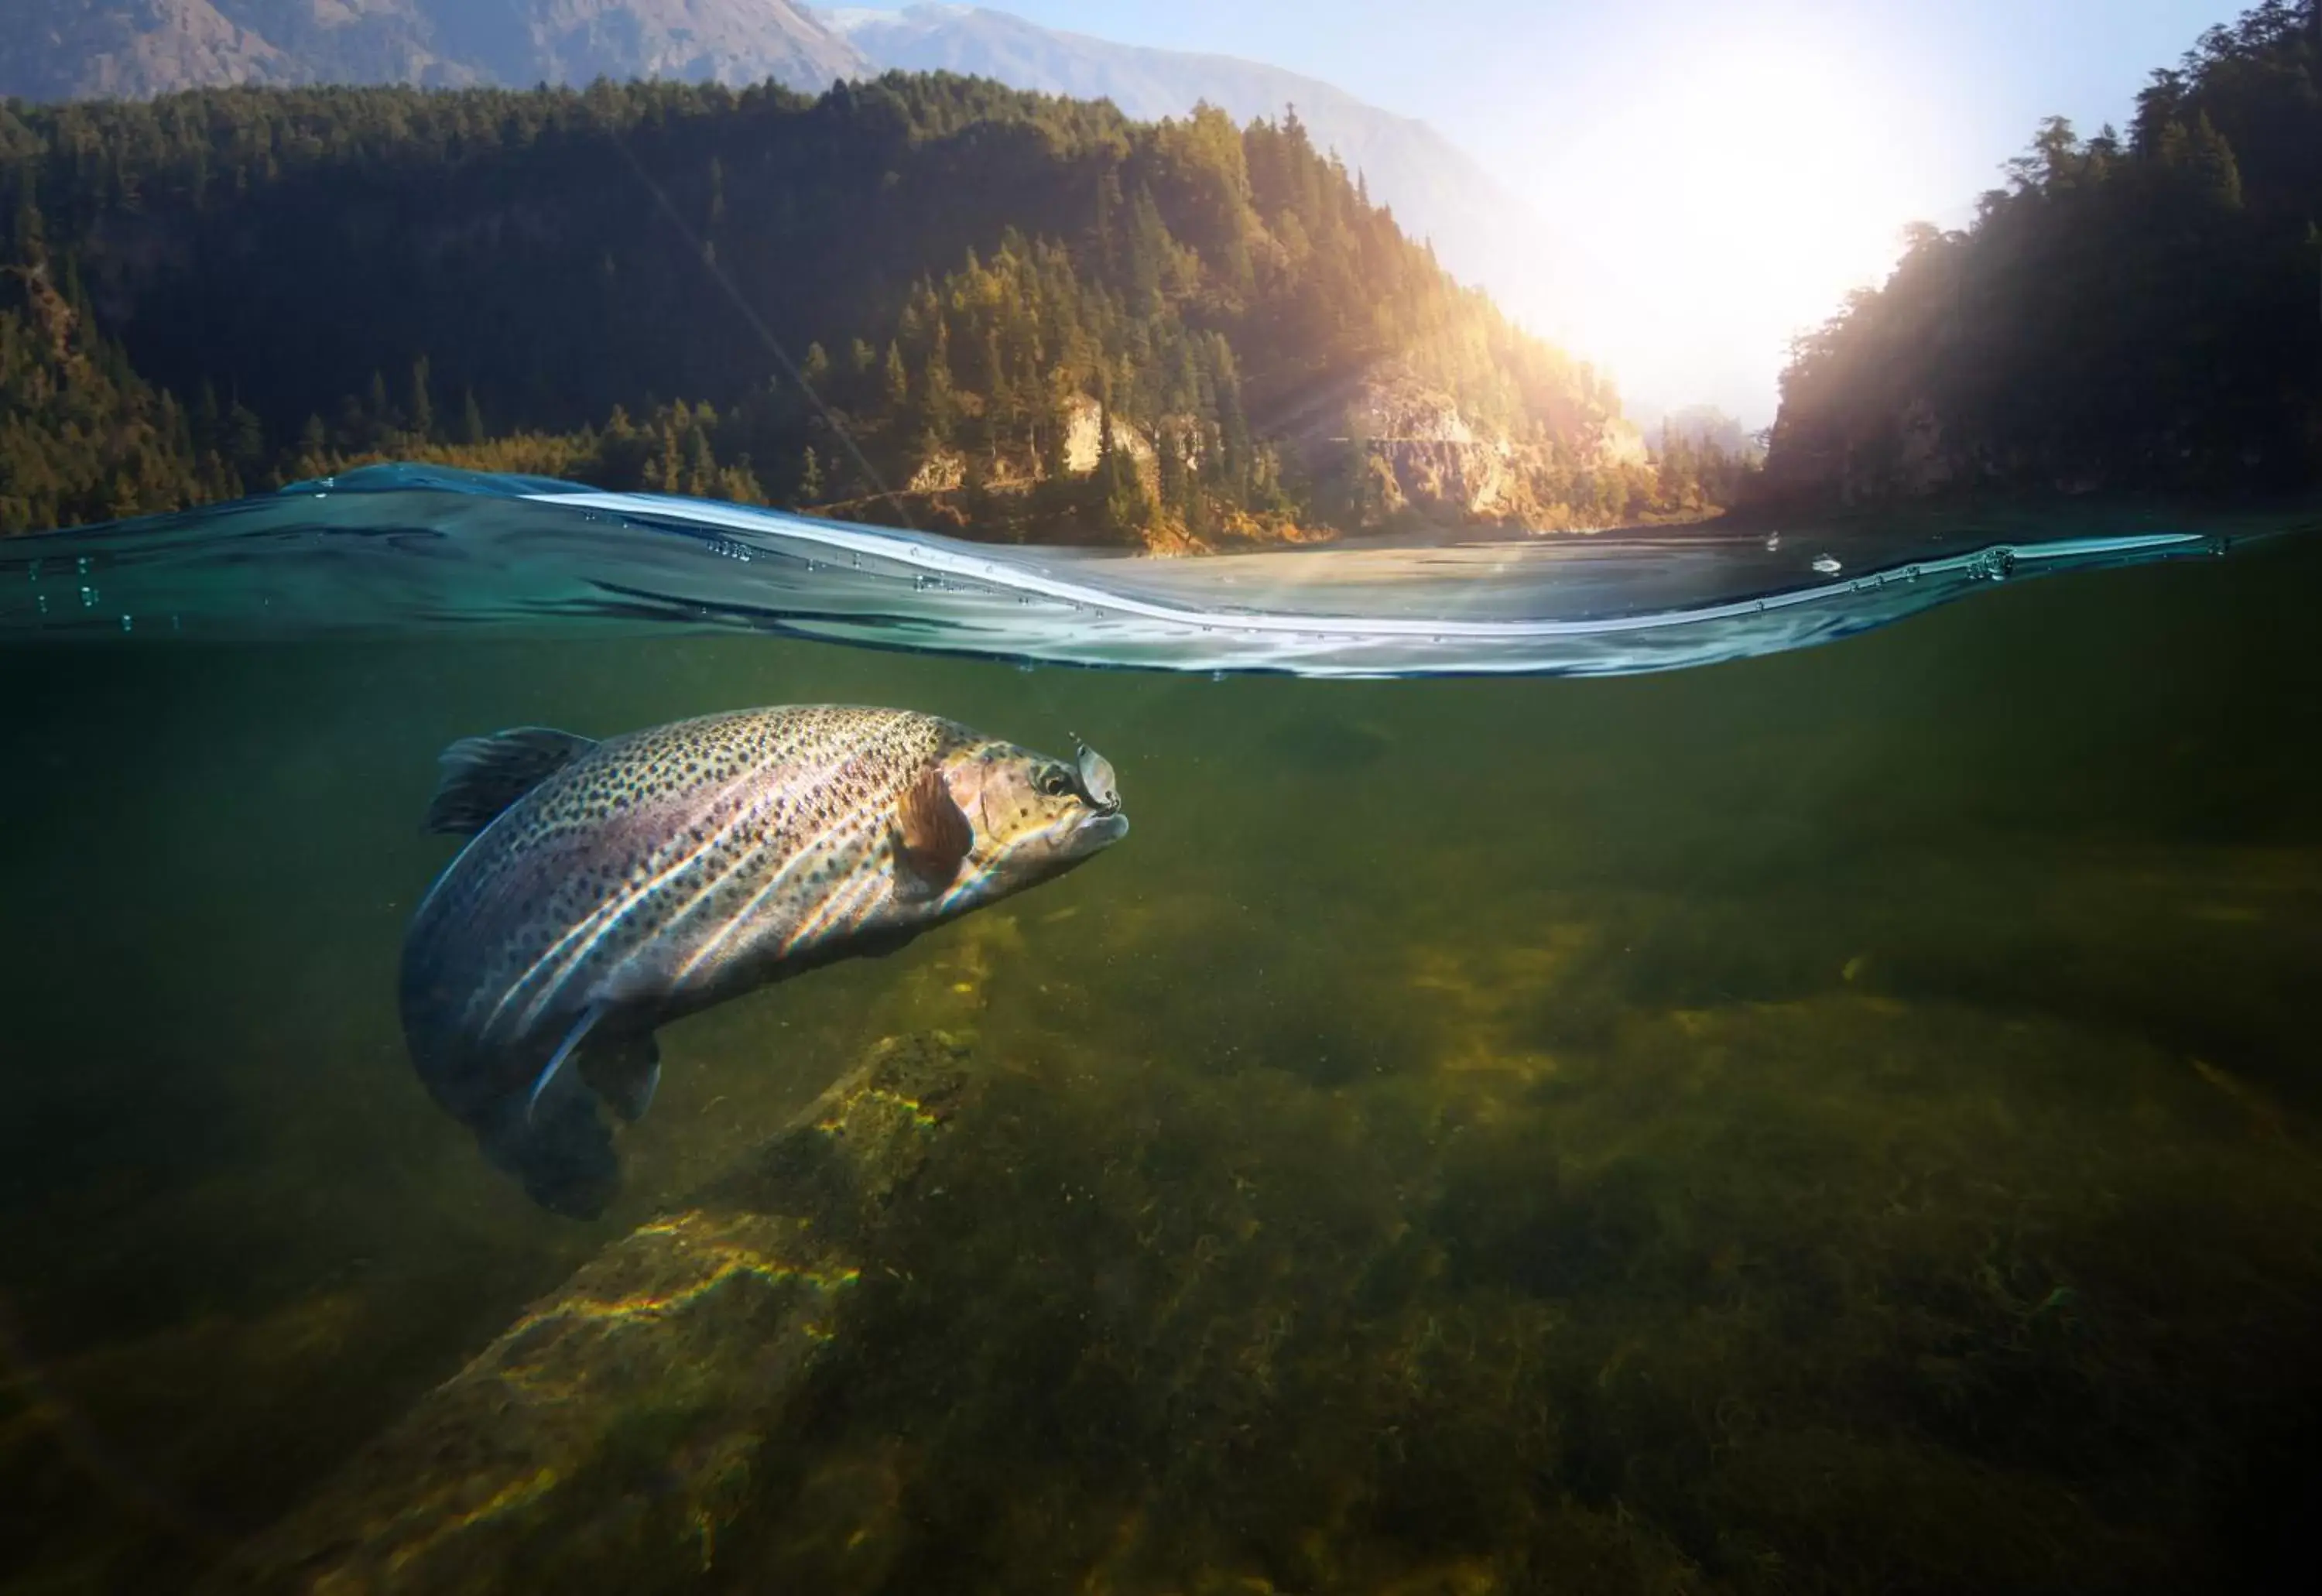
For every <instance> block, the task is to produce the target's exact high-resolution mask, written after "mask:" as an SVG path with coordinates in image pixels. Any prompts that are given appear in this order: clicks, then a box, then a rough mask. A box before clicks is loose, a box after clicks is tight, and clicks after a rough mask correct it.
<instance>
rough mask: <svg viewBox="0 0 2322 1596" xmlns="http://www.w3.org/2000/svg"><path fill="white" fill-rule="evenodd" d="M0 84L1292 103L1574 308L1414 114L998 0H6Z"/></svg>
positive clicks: (1519, 213)
mask: <svg viewBox="0 0 2322 1596" xmlns="http://www.w3.org/2000/svg"><path fill="white" fill-rule="evenodd" d="M5 5H7V6H8V7H9V8H11V9H12V10H16V9H22V10H23V11H26V12H28V15H26V16H25V17H23V20H12V21H11V22H10V23H9V25H8V26H7V27H6V28H5V30H0V97H5V96H19V97H22V98H24V99H31V100H60V99H80V98H88V97H92V96H119V97H123V98H146V97H151V96H154V95H158V94H164V93H168V92H169V91H172V90H177V89H186V88H197V87H215V86H222V85H227V84H244V83H246V84H306V83H409V84H417V85H421V86H425V87H468V86H482V85H494V84H497V85H500V86H502V87H517V88H521V87H530V86H532V85H534V84H536V83H551V84H556V83H571V84H582V83H587V82H588V81H590V79H591V78H596V77H598V76H599V75H601V76H604V77H608V78H617V79H618V78H654V77H658V78H674V79H679V80H682V81H688V82H718V83H725V84H729V85H736V86H738V85H741V84H745V83H754V82H760V81H763V80H765V79H768V78H771V79H772V80H773V81H775V82H777V83H781V84H782V85H785V86H786V87H791V88H798V89H803V90H806V91H809V92H819V91H820V90H822V89H824V88H827V87H829V86H830V84H831V82H832V81H833V80H834V79H835V78H864V77H869V76H873V75H875V74H877V73H879V72H882V71H887V70H891V69H892V70H903V71H934V70H944V71H951V72H958V73H963V74H967V75H972V76H979V77H986V78H994V79H996V80H998V81H999V82H1001V83H1004V84H1006V85H1008V86H1009V87H1011V88H1021V89H1031V90H1035V91H1037V92H1040V93H1044V94H1057V95H1065V96H1072V97H1074V98H1081V99H1109V100H1111V102H1112V103H1113V104H1114V105H1118V106H1119V107H1120V109H1121V110H1122V111H1123V112H1125V113H1127V114H1129V116H1131V117H1133V118H1136V119H1138V120H1141V121H1155V120H1158V119H1159V118H1162V117H1165V116H1176V117H1183V116H1186V115H1189V114H1192V112H1193V107H1194V106H1195V105H1198V104H1201V103H1202V102H1203V101H1206V102H1208V103H1209V104H1211V105H1215V106H1217V107H1219V108H1220V110H1222V111H1224V112H1226V113H1227V114H1229V115H1230V116H1232V117H1233V118H1234V119H1235V120H1236V121H1238V122H1248V120H1250V119H1251V118H1253V117H1258V116H1264V117H1268V118H1272V119H1275V120H1279V119H1280V118H1281V117H1282V116H1283V115H1284V113H1285V111H1286V110H1287V109H1288V108H1289V107H1291V106H1295V107H1296V109H1297V115H1298V119H1299V121H1300V122H1301V123H1303V124H1304V126H1305V129H1306V132H1307V134H1308V136H1309V137H1310V138H1311V139H1312V141H1314V143H1315V144H1316V145H1317V146H1318V147H1319V148H1320V149H1321V150H1326V151H1334V152H1335V153H1336V154H1337V155H1338V156H1339V159H1340V160H1343V161H1344V162H1345V163H1346V165H1347V168H1348V171H1350V172H1352V173H1355V174H1357V175H1358V176H1359V178H1361V180H1362V182H1363V184H1364V185H1365V187H1367V190H1368V192H1369V195H1370V197H1371V198H1372V199H1374V200H1376V201H1377V202H1379V203H1381V204H1383V205H1387V206H1388V207H1389V208H1391V209H1392V210H1393V211H1394V214H1395V217H1396V220H1397V221H1398V222H1399V223H1400V224H1401V225H1402V228H1403V232H1404V233H1406V234H1408V235H1410V236H1411V237H1413V238H1417V239H1425V240H1429V241H1431V242H1432V243H1433V245H1434V248H1435V251H1436V255H1437V257H1438V258H1439V259H1440V260H1441V261H1442V262H1443V264H1444V265H1445V266H1446V267H1448V268H1449V269H1450V270H1451V272H1452V274H1453V275H1454V276H1456V277H1458V278H1460V279H1461V280H1462V281H1464V282H1467V283H1471V284H1474V285H1476V286H1478V287H1483V288H1485V289H1486V290H1488V291H1489V292H1490V293H1491V294H1492V295H1493V296H1495V298H1496V299H1498V301H1499V302H1500V304H1501V306H1503V307H1504V308H1505V309H1506V310H1507V311H1508V312H1509V313H1510V314H1512V315H1515V316H1516V317H1517V318H1518V319H1519V320H1521V321H1522V322H1524V323H1525V324H1528V325H1530V326H1531V327H1532V328H1533V329H1534V330H1535V331H1538V332H1541V333H1549V334H1551V335H1561V334H1562V333H1566V332H1567V331H1568V329H1569V327H1570V324H1571V309H1572V306H1571V295H1570V294H1569V292H1568V288H1567V287H1566V285H1565V279H1564V277H1563V275H1562V271H1563V268H1562V265H1561V262H1562V260H1563V259H1564V251H1561V250H1560V249H1559V246H1558V244H1557V242H1556V241H1555V240H1554V239H1553V238H1552V237H1551V236H1550V233H1549V230H1548V228H1547V226H1546V225H1545V223H1542V222H1541V221H1540V218H1539V217H1538V216H1537V215H1536V214H1534V213H1532V212H1531V210H1530V209H1529V208H1528V207H1527V206H1526V205H1523V204H1522V202H1521V201H1519V200H1517V199H1516V198H1514V197H1513V196H1511V195H1510V194H1508V193H1507V192H1506V191H1505V190H1504V189H1503V188H1502V187H1500V186H1499V185H1498V184H1497V183H1495V181H1494V180H1493V179H1492V178H1490V177H1489V176H1488V175H1486V173H1485V172H1484V170H1483V169H1481V168H1480V167H1478V166H1477V165H1476V163H1475V161H1473V160H1470V159H1469V158H1468V157H1467V156H1466V155H1465V154H1463V153H1462V152H1461V151H1460V150H1458V148H1457V147H1456V146H1454V145H1453V144H1451V143H1450V142H1449V141H1448V140H1446V139H1445V138H1443V137H1442V135H1440V133H1438V132H1435V131H1434V130H1433V129H1432V128H1431V127H1429V126H1428V125H1427V124H1426V123H1422V122H1416V121H1413V120H1412V119H1410V118H1408V117H1403V116H1396V115H1394V114H1391V113H1388V112H1386V111H1383V110H1381V109H1379V108H1378V107H1377V106H1376V105H1367V104H1366V103H1364V102H1363V101H1361V100H1358V99H1357V98H1356V97H1355V96H1352V95H1349V94H1348V93H1346V92H1345V91H1344V90H1342V89H1338V88H1334V87H1331V86H1330V84H1327V83H1323V82H1321V81H1319V80H1317V79H1315V78H1304V77H1301V76H1299V75H1298V74H1297V73H1294V72H1286V71H1283V70H1281V69H1280V68H1274V67H1268V66H1263V65H1260V64H1258V63H1256V62H1253V61H1246V60H1239V59H1234V58H1232V57H1230V56H1220V55H1197V54H1189V53H1185V52H1182V51H1177V50H1152V49H1146V48H1143V47H1139V46H1133V45H1126V44H1115V43H1111V42H1109V41H1105V40H1102V39H1093V38H1090V37H1088V36H1086V35H1084V34H1080V33H1070V32H1057V31H1055V30H1051V29H1047V28H1042V27H1038V26H1036V25H1034V24H1033V23H1028V22H1026V21H1024V20H1023V19H1022V18H1020V17H1015V16H1010V15H1009V14H1006V13H1004V12H999V11H992V10H988V9H982V8H971V7H967V6H950V5H915V6H912V7H910V9H908V10H906V11H902V12H891V11H870V10H863V9H853V10H833V11H818V10H814V9H811V8H809V7H808V6H805V5H793V4H791V3H790V0H5Z"/></svg>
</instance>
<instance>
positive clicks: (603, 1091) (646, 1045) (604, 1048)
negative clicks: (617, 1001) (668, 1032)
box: [574, 1031, 661, 1125]
mask: <svg viewBox="0 0 2322 1596" xmlns="http://www.w3.org/2000/svg"><path fill="white" fill-rule="evenodd" d="M574 1063H575V1065H576V1067H577V1068H578V1069H579V1070H580V1079H581V1080H583V1081H587V1082H588V1083H589V1089H590V1090H591V1091H594V1092H595V1093H596V1094H597V1095H598V1096H599V1097H600V1098H602V1099H605V1105H606V1107H608V1108H611V1109H612V1111H613V1112H614V1113H616V1114H617V1115H619V1116H620V1117H621V1122H622V1123H623V1124H624V1125H635V1123H636V1122H637V1121H638V1120H640V1119H643V1118H644V1117H645V1110H646V1109H647V1108H652V1107H653V1100H654V1090H655V1089H656V1088H658V1087H659V1086H660V1085H661V1044H659V1043H657V1042H655V1041H654V1038H653V1033H652V1032H650V1031H644V1032H631V1033H629V1034H628V1035H596V1036H592V1037H590V1039H589V1044H588V1045H587V1046H585V1047H582V1048H580V1049H579V1050H578V1053H577V1055H576V1057H575V1059H574Z"/></svg>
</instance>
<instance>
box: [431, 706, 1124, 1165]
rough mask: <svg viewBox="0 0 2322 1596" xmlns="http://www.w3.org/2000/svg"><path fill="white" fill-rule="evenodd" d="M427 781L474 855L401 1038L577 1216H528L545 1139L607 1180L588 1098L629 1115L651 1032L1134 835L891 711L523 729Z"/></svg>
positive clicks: (1012, 757) (749, 714)
mask: <svg viewBox="0 0 2322 1596" xmlns="http://www.w3.org/2000/svg"><path fill="white" fill-rule="evenodd" d="M445 769H446V772H447V773H446V777H445V784H444V787H443V789H442V790H439V792H438V794H437V800H436V806H435V807H434V809H432V810H431V818H434V819H435V823H436V824H438V825H439V826H440V827H441V828H443V829H455V830H456V829H472V830H474V831H475V832H476V834H475V836H474V840H473V841H472V842H471V843H470V844H469V845H468V846H467V848H466V849H465V851H463V852H462V853H461V854H460V856H459V857H458V858H457V859H455V860H454V861H453V862H452V864H451V865H450V867H448V868H447V869H446V870H445V871H444V872H443V876H442V877H441V878H439V880H437V882H436V884H435V886H434V889H431V891H430V892H429V893H428V895H427V897H426V898H425V900H424V901H423V902H422V904H421V906H420V907H419V910H418V912H417V914H416V916H415V917H414V918H413V923H412V926H411V929H410V933H409V935H408V936H407V939H406V943H405V954H404V970H403V983H402V1009H403V1017H404V1028H405V1033H406V1036H407V1040H408V1042H409V1044H410V1047H411V1052H412V1056H413V1060H414V1062H415V1064H416V1066H417V1068H418V1070H419V1073H420V1075H421V1078H422V1079H423V1080H424V1081H425V1082H426V1084H427V1086H428V1089H429V1090H430V1091H431V1092H432V1093H433V1094H434V1096H435V1098H436V1099H437V1100H438V1101H439V1102H441V1103H442V1104H443V1106H444V1107H445V1108H448V1109H450V1110H451V1111H452V1112H453V1113H454V1114H455V1115H457V1116H459V1117H461V1118H462V1119H463V1120H465V1121H467V1122H468V1123H469V1124H470V1125H471V1127H473V1128H475V1129H476V1131H477V1134H478V1135H479V1138H480V1140H481V1141H482V1142H483V1144H484V1146H485V1150H486V1152H487V1153H488V1154H490V1155H491V1156H492V1157H493V1158H494V1161H495V1162H498V1163H502V1164H503V1165H505V1166H507V1167H509V1168H511V1169H512V1170H515V1171H516V1172H518V1173H520V1174H525V1175H526V1183H527V1186H528V1188H530V1189H532V1190H533V1191H534V1195H535V1197H537V1198H540V1199H541V1200H543V1201H545V1202H549V1204H550V1206H552V1207H562V1208H566V1209H567V1211H572V1210H573V1209H575V1208H589V1207H590V1205H589V1203H587V1202H580V1201H578V1200H577V1199H576V1200H575V1201H573V1202H570V1203H567V1202H560V1201H557V1200H552V1198H551V1197H550V1196H548V1195H544V1186H553V1181H547V1179H546V1177H544V1176H542V1174H541V1171H542V1169H543V1168H544V1167H545V1163H544V1161H545V1162H553V1160H549V1159H548V1158H547V1152H548V1150H553V1145H554V1144H555V1143H556V1142H558V1141H559V1140H560V1139H561V1140H562V1143H563V1144H564V1153H565V1154H569V1156H567V1157H566V1159H565V1162H566V1163H571V1164H573V1165H574V1166H575V1167H578V1166H579V1165H580V1164H586V1165H587V1166H588V1167H589V1168H590V1170H591V1171H593V1172H594V1175H592V1179H595V1180H598V1181H599V1183H601V1181H602V1178H603V1177H605V1175H606V1172H607V1171H608V1169H609V1167H610V1166H609V1164H608V1163H607V1162H606V1159H603V1158H599V1157H597V1156H596V1154H595V1152H594V1148H595V1145H596V1143H597V1142H598V1141H600V1140H602V1139H603V1136H604V1133H603V1131H602V1129H601V1126H600V1125H599V1121H598V1120H597V1118H596V1116H595V1108H596V1100H595V1098H594V1096H591V1095H590V1094H591V1093H602V1094H605V1095H608V1097H609V1098H610V1099H611V1101H612V1105H613V1107H614V1108H616V1111H617V1112H619V1113H621V1114H622V1116H623V1117H632V1118H633V1117H635V1116H636V1115H637V1114H639V1113H642V1112H643V1111H644V1105H645V1104H646V1103H648V1102H649V1101H650V1099H651V1096H652V1091H653V1084H654V1080H655V1079H657V1075H658V1053H657V1052H656V1051H655V1050H654V1046H653V1044H652V1040H651V1034H652V1031H653V1028H654V1026H658V1025H660V1024H663V1023H664V1022H666V1021H667V1020H670V1019H673V1018H676V1017H679V1016H681V1015H683V1014H687V1013H690V1012H693V1011H695V1010H697V1009H699V1008H705V1007H708V1005H710V1004H712V1003H715V1002H718V1001H719V1000H721V999H725V998H727V997H730V996H733V995H735V994H736V993H738V992H740V991H744V990H748V989H750V988H752V987H754V986H757V985H761V984H763V983H765V982H767V981H769V980H780V979H782V978H783V977H785V976H787V975H790V974H794V973H797V972H798V971H801V970H804V969H809V968H812V967H813V966H815V965H817V964H819V963H824V962H829V961H830V960H831V959H833V958H843V957H846V956H849V955H850V954H855V953H875V952H880V951H884V950H885V949H886V948H888V947H891V946H893V945H899V944H900V942H901V941H904V940H908V939H909V938H910V936H912V935H917V934H918V933H919V931H921V930H923V929H925V928H926V927H927V926H930V925H933V924H936V923H938V922H939V921H942V920H945V919H949V918H952V917H955V916H957V915H959V914H963V913H966V912H968V911H969V910H971V909H973V908H974V907H979V906H980V905H981V904H983V903H985V902H989V901H992V899H993V898H999V897H1002V896H1005V895H1007V894H1008V893H1010V892H1012V891H1016V890H1019V889H1022V888H1023V887H1026V886H1029V885H1032V884H1034V883H1036V882H1037V881H1039V880H1046V879H1047V878H1048V877H1050V876H1053V875H1056V874H1058V873H1061V871H1064V870H1065V869H1069V868H1071V866H1072V865H1074V864H1076V863H1078V862H1080V861H1081V860H1083V859H1084V858H1086V857H1088V856H1089V855H1090V854H1092V853H1094V852H1096V851H1097V850H1098V849H1099V848H1102V846H1104V845H1106V844H1109V843H1111V841H1114V840H1116V839H1117V838H1118V837H1119V836H1120V834H1123V833H1125V831H1126V830H1127V826H1128V822H1127V821H1126V820H1125V819H1123V818H1121V817H1120V815H1119V813H1118V810H1119V807H1120V806H1119V802H1118V798H1117V797H1115V796H1113V795H1112V794H1111V790H1110V787H1109V785H1108V787H1107V789H1106V790H1105V792H1104V793H1103V794H1102V796H1101V797H1099V796H1092V795H1091V794H1090V793H1089V792H1088V791H1086V790H1084V785H1085V784H1084V783H1083V781H1082V780H1081V779H1080V777H1079V776H1078V775H1077V774H1076V773H1075V772H1074V770H1073V768H1072V767H1068V766H1066V765H1065V764H1063V763H1062V762H1058V761H1055V760H1052V759H1048V758H1047V757H1046V756H1044V755H1040V754H1036V753H1032V752H1029V751H1028V750H1024V749H1021V748H1018V747H1016V746H1015V745H1013V744H1010V743H1000V742H996V741H994V740H992V739H989V738H985V737H983V736H982V735H981V734H977V733H975V732H973V731H971V730H969V729H968V728H966V727H965V726H963V725H958V724H957V723H955V722H953V721H948V720H944V719H941V718H939V717H937V716H928V715H923V714H919V713H916V712H913V711H909V710H899V709H881V708H858V707H823V706H814V707H786V708H776V709H755V710H745V711H739V712H736V713H732V714H727V715H718V716H705V717H703V718H700V719H698V720H691V721H683V722H680V723H677V724H676V725H666V726H659V727H654V728H652V729H649V730H646V731H641V732H635V733H631V734H626V735H624V736H619V737H615V738H611V739H608V740H607V741H605V742H602V743H589V742H587V741H586V740H585V739H581V738H577V737H572V736H571V735H569V734H563V733H556V732H549V731H545V730H544V729H541V728H526V729H521V730H518V731H516V732H509V733H503V734H498V736H497V737H492V738H481V739H471V740H469V741H468V742H466V743H458V744H454V745H453V749H452V750H450V751H447V752H446V755H445ZM445 816H448V817H451V818H448V819H447V818H442V817H445ZM568 1059H570V1060H571V1061H573V1062H577V1064H578V1066H579V1067H578V1069H577V1070H568V1069H566V1068H565V1064H566V1062H567V1061H568ZM576 1077H577V1078H578V1079H579V1080H580V1081H581V1084H580V1086H578V1087H569V1086H563V1085H562V1083H564V1082H566V1081H568V1079H569V1078H576ZM552 1085H556V1086H559V1087H560V1091H561V1092H562V1095H552V1094H550V1091H549V1089H550V1088H551V1087H552ZM576 1092H577V1093H578V1094H579V1095H578V1096H574V1095H573V1094H574V1093H576ZM544 1116H545V1117H546V1119H547V1122H548V1123H547V1126H545V1127H544V1126H543V1124H542V1120H543V1117H544ZM608 1157H609V1154H607V1158H608Z"/></svg>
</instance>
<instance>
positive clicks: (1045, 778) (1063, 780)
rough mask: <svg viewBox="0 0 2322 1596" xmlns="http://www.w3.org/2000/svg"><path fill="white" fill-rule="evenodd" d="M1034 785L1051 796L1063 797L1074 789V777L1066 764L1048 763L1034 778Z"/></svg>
mask: <svg viewBox="0 0 2322 1596" xmlns="http://www.w3.org/2000/svg"><path fill="white" fill-rule="evenodd" d="M1032 785H1033V786H1035V787H1037V788H1038V789H1040V790H1041V791H1042V792H1044V793H1046V794H1047V796H1048V797H1050V798H1063V797H1064V796H1065V794H1067V793H1069V792H1071V791H1072V790H1073V778H1072V774H1071V772H1069V771H1066V770H1065V768H1064V766H1062V765H1048V766H1045V767H1043V768H1042V770H1041V771H1040V773H1039V775H1038V776H1037V777H1035V778H1034V779H1033V782H1032Z"/></svg>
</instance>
